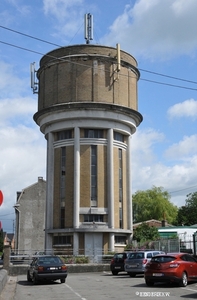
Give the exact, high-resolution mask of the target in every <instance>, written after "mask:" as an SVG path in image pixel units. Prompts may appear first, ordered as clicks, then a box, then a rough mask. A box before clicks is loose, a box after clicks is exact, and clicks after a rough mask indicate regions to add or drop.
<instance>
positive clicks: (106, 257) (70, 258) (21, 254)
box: [10, 249, 114, 265]
mask: <svg viewBox="0 0 197 300" xmlns="http://www.w3.org/2000/svg"><path fill="white" fill-rule="evenodd" d="M83 252H84V249H83V251H82V249H79V250H78V251H77V252H76V251H75V254H73V249H70V250H69V251H68V250H65V251H63V250H61V251H59V250H54V249H47V250H45V251H38V250H29V251H28V250H20V251H19V250H18V251H17V252H15V253H14V252H11V254H10V263H11V264H13V265H19V264H30V263H31V261H32V260H33V258H35V257H38V256H40V255H59V256H60V257H61V258H62V259H63V261H64V262H65V263H66V264H84V263H95V264H103V263H104V264H108V263H110V261H111V259H112V257H113V255H114V253H111V254H110V253H107V254H105V253H104V252H103V251H101V250H100V249H98V250H96V249H95V251H94V253H93V254H86V255H85V254H80V253H83Z"/></svg>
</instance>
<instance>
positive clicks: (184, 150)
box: [165, 134, 197, 160]
mask: <svg viewBox="0 0 197 300" xmlns="http://www.w3.org/2000/svg"><path fill="white" fill-rule="evenodd" d="M196 145H197V134H195V135H191V136H184V137H183V140H182V141H180V142H179V143H175V144H173V145H172V146H170V147H169V148H168V149H167V150H166V151H165V156H166V157H167V158H169V159H174V160H177V159H179V160H184V159H186V157H188V156H190V155H194V154H196V153H197V151H196Z"/></svg>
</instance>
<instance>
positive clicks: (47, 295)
mask: <svg viewBox="0 0 197 300" xmlns="http://www.w3.org/2000/svg"><path fill="white" fill-rule="evenodd" d="M6 290H7V293H6ZM9 295H10V296H9ZM0 298H1V300H11V299H14V300H28V299H39V300H50V299H57V300H60V299H61V300H62V299H67V300H68V299H72V300H111V299H117V300H118V299H124V300H130V299H134V300H139V299H144V298H147V299H165V298H167V299H171V300H172V299H180V298H182V299H196V298H197V283H192V284H189V285H188V286H187V287H185V288H181V287H177V286H173V285H166V284H156V285H155V286H153V287H147V286H146V284H145V282H144V278H143V276H136V277H135V278H130V277H129V276H128V275H127V274H126V273H125V274H124V273H122V274H119V275H118V276H113V275H111V273H110V272H103V273H78V274H74V273H73V274H68V278H67V281H66V283H64V284H61V283H60V282H58V281H57V282H53V283H39V284H38V285H33V284H32V283H29V282H27V280H26V276H24V275H21V276H17V277H13V278H12V277H10V280H9V282H8V284H7V285H6V288H5V290H4V291H3V293H2V295H1V297H0Z"/></svg>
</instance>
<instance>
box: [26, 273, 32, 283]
mask: <svg viewBox="0 0 197 300" xmlns="http://www.w3.org/2000/svg"><path fill="white" fill-rule="evenodd" d="M27 281H28V282H32V279H31V277H30V274H29V271H27Z"/></svg>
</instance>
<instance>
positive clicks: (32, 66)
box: [30, 62, 38, 94]
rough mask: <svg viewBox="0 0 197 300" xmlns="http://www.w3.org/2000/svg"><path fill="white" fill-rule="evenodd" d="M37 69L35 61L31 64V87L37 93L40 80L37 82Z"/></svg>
mask: <svg viewBox="0 0 197 300" xmlns="http://www.w3.org/2000/svg"><path fill="white" fill-rule="evenodd" d="M36 72H37V71H36V70H35V62H33V63H31V64H30V73H31V88H32V90H33V93H34V94H35V93H37V90H38V82H36V76H35V74H36Z"/></svg>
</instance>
